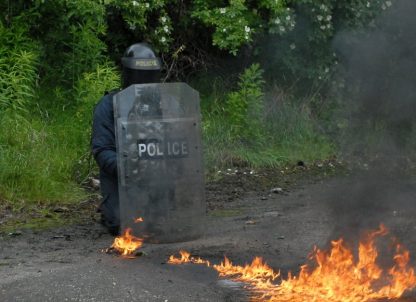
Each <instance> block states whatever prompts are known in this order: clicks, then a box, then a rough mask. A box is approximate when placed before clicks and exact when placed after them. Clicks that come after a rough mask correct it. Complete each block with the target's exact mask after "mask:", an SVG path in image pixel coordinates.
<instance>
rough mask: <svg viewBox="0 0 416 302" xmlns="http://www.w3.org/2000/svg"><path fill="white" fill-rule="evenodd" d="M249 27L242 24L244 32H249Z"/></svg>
mask: <svg viewBox="0 0 416 302" xmlns="http://www.w3.org/2000/svg"><path fill="white" fill-rule="evenodd" d="M250 30H251V29H250V27H248V26H247V25H246V26H244V31H245V32H246V33H249V32H250Z"/></svg>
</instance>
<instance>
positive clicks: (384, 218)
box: [0, 178, 416, 302]
mask: <svg viewBox="0 0 416 302" xmlns="http://www.w3.org/2000/svg"><path fill="white" fill-rule="evenodd" d="M415 198H416V182H415V181H414V180H412V179H406V180H405V181H397V180H396V181H393V180H392V179H389V180H377V181H368V182H366V181H364V180H363V179H358V180H357V179H355V178H354V179H352V178H343V179H332V180H325V181H320V182H318V183H313V184H312V183H304V184H302V185H300V184H299V185H298V186H296V187H294V188H292V189H291V190H290V191H283V192H279V193H270V192H269V191H264V190H263V191H252V192H247V193H246V194H244V196H243V197H241V198H239V199H236V200H234V201H232V202H227V203H224V205H223V207H221V210H213V211H210V213H209V219H208V222H207V225H206V233H205V235H204V236H203V237H202V238H200V239H198V240H195V241H191V242H184V243H174V244H160V245H155V244H153V245H151V244H146V245H145V246H144V247H143V251H144V252H145V253H146V255H144V256H141V257H138V258H136V259H122V258H120V257H118V256H116V255H114V254H107V253H105V252H104V251H103V250H105V249H106V248H107V247H109V246H110V245H111V243H112V240H113V238H112V237H111V236H110V235H108V234H106V233H105V231H104V230H103V229H102V228H101V226H100V225H98V224H96V223H93V222H91V223H87V224H85V225H81V226H69V227H64V228H60V229H57V230H49V231H43V232H30V231H25V232H23V233H22V234H20V235H17V236H8V235H7V234H3V236H2V237H1V239H0V277H1V278H0V301H162V302H163V301H170V302H174V301H175V302H186V301H230V302H231V301H246V300H248V298H247V297H248V293H247V292H245V290H244V289H243V288H242V287H241V286H239V285H236V284H233V283H232V282H227V281H224V280H221V279H220V278H218V276H217V274H216V272H214V271H213V270H211V269H210V268H207V267H204V266H198V265H180V266H176V265H169V264H166V263H165V262H166V260H167V258H168V256H169V255H171V254H172V253H175V252H177V251H179V249H185V250H189V251H190V252H191V253H192V254H194V255H198V256H201V257H203V258H205V259H208V260H210V261H212V262H217V263H218V262H220V261H221V260H222V258H223V256H224V255H227V257H229V258H230V259H232V260H233V262H235V263H239V264H243V263H245V262H249V261H251V259H252V258H253V257H254V256H263V258H264V259H265V260H266V261H267V262H268V263H269V264H270V265H271V266H272V267H273V268H276V269H281V270H282V271H283V272H285V271H289V270H291V271H294V272H296V271H297V269H298V267H299V265H301V264H303V263H304V262H305V261H306V258H307V255H308V254H309V252H310V251H311V249H312V247H313V246H314V245H318V246H320V247H324V246H326V245H327V244H328V242H329V241H330V240H331V239H336V238H334V236H337V235H338V234H344V235H345V236H346V237H347V239H348V238H349V235H350V234H351V236H350V238H355V236H354V235H352V234H353V233H359V232H360V231H361V230H363V229H364V228H368V227H370V228H371V227H376V226H377V225H378V223H380V222H383V223H385V224H386V225H387V226H388V227H389V228H390V229H391V232H392V233H394V234H395V235H396V236H397V237H398V238H399V239H400V240H401V241H402V242H403V243H404V244H405V245H406V246H407V247H408V248H409V249H410V250H411V251H412V250H415V249H416V236H415V233H416V220H415V219H414V217H415V213H416V209H415V208H416V205H415V204H414V201H415ZM365 200H367V201H365Z"/></svg>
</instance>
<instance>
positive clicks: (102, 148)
mask: <svg viewBox="0 0 416 302" xmlns="http://www.w3.org/2000/svg"><path fill="white" fill-rule="evenodd" d="M121 65H122V67H123V69H122V82H123V83H122V84H123V89H124V88H127V87H129V86H130V85H133V84H144V83H156V82H159V79H160V70H161V63H160V60H159V59H158V58H157V57H156V55H155V53H154V52H153V50H152V49H151V47H150V46H149V45H147V44H146V43H137V44H133V45H131V46H130V47H128V48H127V49H126V51H125V53H124V57H123V58H122V60H121ZM114 94H115V92H113V93H109V94H107V95H105V96H104V97H103V98H102V99H101V100H100V102H99V103H98V104H97V106H96V107H95V110H94V119H93V126H92V153H93V154H94V158H95V160H96V162H97V163H98V166H99V167H100V182H101V186H100V187H101V193H102V195H103V200H102V203H101V205H100V208H99V210H100V211H101V215H102V223H103V224H104V225H105V226H106V227H107V228H108V230H109V231H110V233H112V234H113V235H117V234H118V233H119V228H120V205H119V196H118V179H117V154H116V139H115V133H114V132H115V125H114V109H113V95H114Z"/></svg>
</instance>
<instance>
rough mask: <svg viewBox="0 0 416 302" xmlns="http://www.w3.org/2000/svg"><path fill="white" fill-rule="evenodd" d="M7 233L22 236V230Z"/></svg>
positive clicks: (12, 235) (11, 235)
mask: <svg viewBox="0 0 416 302" xmlns="http://www.w3.org/2000/svg"><path fill="white" fill-rule="evenodd" d="M7 235H8V236H10V237H16V236H20V235H22V231H14V232H11V233H9V234H7Z"/></svg>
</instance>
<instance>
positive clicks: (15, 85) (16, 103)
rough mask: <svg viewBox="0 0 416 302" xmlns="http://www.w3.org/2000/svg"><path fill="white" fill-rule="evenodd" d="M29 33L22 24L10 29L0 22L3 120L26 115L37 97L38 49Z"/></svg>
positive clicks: (0, 109)
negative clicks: (5, 116) (17, 115)
mask: <svg viewBox="0 0 416 302" xmlns="http://www.w3.org/2000/svg"><path fill="white" fill-rule="evenodd" d="M27 31H28V29H27V27H26V26H25V25H24V24H22V23H21V22H16V23H14V24H13V25H12V26H11V27H9V28H7V27H6V26H4V25H3V23H1V22H0V117H1V115H2V114H4V113H5V112H7V113H20V114H23V113H24V112H26V111H27V105H28V102H30V100H32V99H33V97H34V95H35V87H36V81H37V67H38V51H37V50H38V49H37V45H36V44H35V43H34V42H32V41H31V40H30V39H29V38H28V37H27Z"/></svg>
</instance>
